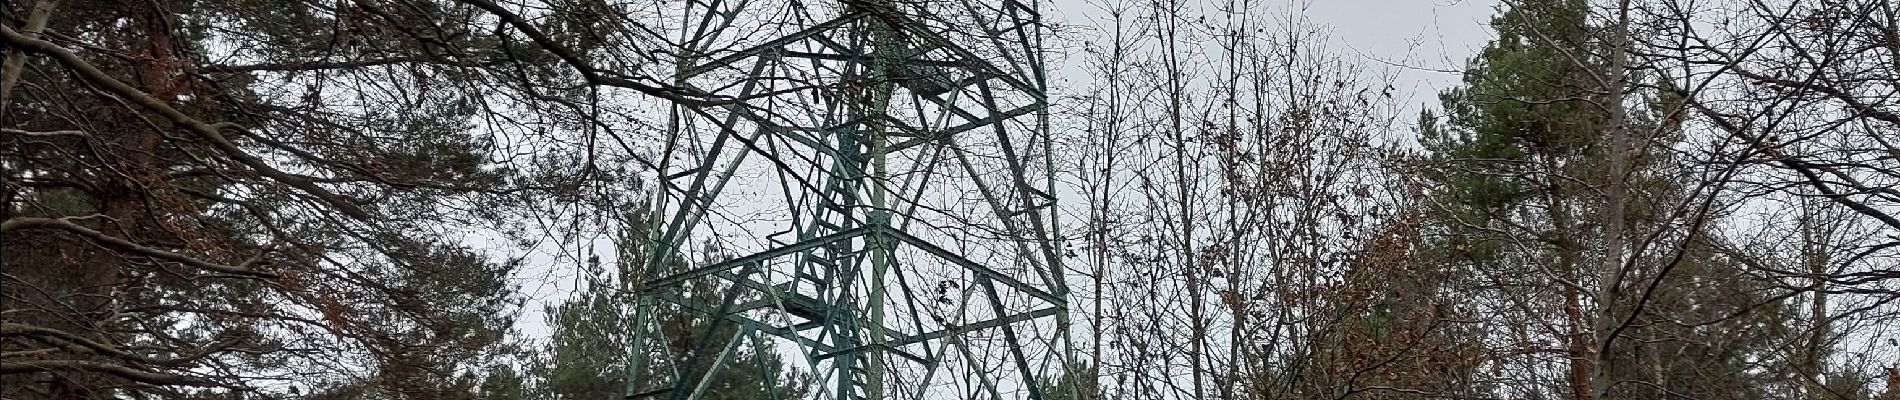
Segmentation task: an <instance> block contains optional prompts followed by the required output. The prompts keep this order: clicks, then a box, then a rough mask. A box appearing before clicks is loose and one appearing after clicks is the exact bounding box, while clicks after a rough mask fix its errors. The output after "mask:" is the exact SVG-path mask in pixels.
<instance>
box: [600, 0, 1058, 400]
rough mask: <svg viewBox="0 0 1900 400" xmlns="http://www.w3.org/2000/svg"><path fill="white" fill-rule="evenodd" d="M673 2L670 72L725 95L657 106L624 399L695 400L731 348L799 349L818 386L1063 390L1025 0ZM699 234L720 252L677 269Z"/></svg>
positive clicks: (1035, 29)
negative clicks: (664, 117)
mask: <svg viewBox="0 0 1900 400" xmlns="http://www.w3.org/2000/svg"><path fill="white" fill-rule="evenodd" d="M687 4H688V7H687V10H686V12H685V13H683V16H684V17H685V18H683V19H684V20H685V21H686V23H685V24H683V25H682V29H681V32H682V33H681V38H680V42H681V44H682V47H683V48H686V49H688V50H687V51H685V52H684V53H685V54H681V55H679V60H678V61H679V62H678V64H679V67H678V68H677V69H676V72H677V74H676V76H674V79H675V83H676V84H678V85H682V86H687V87H691V88H693V89H696V90H701V91H706V92H710V93H717V94H720V95H723V96H725V97H726V98H729V99H733V101H731V102H729V103H725V104H720V105H716V106H695V107H689V106H677V107H676V108H675V109H674V111H673V119H672V120H671V121H670V129H671V132H670V133H671V135H670V142H669V143H668V145H667V148H666V153H665V157H664V158H663V160H664V161H663V163H662V168H663V169H665V170H664V171H663V174H664V176H663V177H662V178H661V179H662V181H663V182H662V185H661V189H660V190H659V191H658V195H657V196H656V198H655V200H654V202H653V204H654V207H653V208H652V210H653V211H652V212H653V216H652V217H651V219H652V220H655V221H660V223H659V224H657V225H656V229H654V230H653V232H652V234H651V237H650V238H648V239H647V240H650V244H651V245H650V246H646V248H648V249H651V251H650V254H646V255H645V259H644V260H645V263H644V265H643V267H642V268H641V269H640V271H641V272H639V275H640V276H639V277H638V279H637V280H636V281H637V286H636V288H637V289H636V290H635V292H636V293H634V294H635V295H637V296H638V300H637V301H638V303H637V304H638V305H637V306H636V312H635V314H636V315H635V316H634V319H633V320H634V321H635V323H634V326H632V327H630V329H633V331H634V335H633V341H632V343H630V349H629V351H630V354H631V355H632V357H630V358H631V362H630V364H631V365H629V370H628V374H629V375H630V376H629V379H628V380H627V381H628V382H629V386H630V387H629V389H628V397H629V398H667V399H696V398H701V397H705V396H706V395H707V394H708V392H709V390H713V388H712V386H713V385H712V383H713V380H714V377H715V376H716V375H717V373H718V371H719V370H720V369H722V368H726V367H728V366H729V365H730V364H731V363H733V362H735V360H737V359H738V357H737V356H735V354H740V353H744V352H748V351H751V352H763V351H771V352H777V353H779V354H783V355H787V356H789V358H788V360H796V361H801V362H802V365H803V367H802V369H803V370H805V371H807V372H810V373H811V374H812V375H813V377H812V378H813V382H812V385H813V388H814V389H815V390H814V391H815V392H816V393H814V394H813V395H812V396H810V397H815V398H821V399H840V400H843V399H883V398H898V399H913V398H914V399H922V398H944V397H955V398H1042V397H1045V396H1048V395H1050V394H1051V393H1052V392H1053V391H1057V390H1065V389H1064V388H1057V387H1055V386H1054V383H1053V382H1054V380H1055V378H1056V377H1057V376H1058V375H1059V374H1060V373H1061V372H1062V371H1063V369H1064V368H1066V367H1067V366H1068V363H1066V362H1065V360H1068V359H1070V358H1069V357H1068V354H1066V353H1067V352H1068V351H1070V349H1069V346H1068V338H1067V335H1068V331H1067V327H1066V315H1065V310H1066V303H1065V297H1066V295H1067V292H1068V290H1067V288H1066V286H1065V285H1064V284H1063V281H1062V279H1061V274H1060V271H1061V269H1060V264H1061V258H1060V256H1058V250H1057V247H1058V246H1059V244H1058V243H1057V239H1056V238H1057V237H1058V232H1057V230H1056V229H1057V226H1058V225H1057V219H1056V216H1055V214H1054V213H1053V212H1052V211H1053V205H1054V204H1055V196H1053V195H1051V193H1053V192H1054V191H1055V190H1054V187H1053V182H1054V180H1053V178H1052V176H1051V174H1052V170H1053V162H1054V161H1053V160H1051V158H1050V154H1051V150H1052V149H1051V147H1052V145H1053V142H1052V140H1051V138H1050V137H1049V136H1048V129H1047V115H1046V114H1045V113H1044V111H1045V109H1046V108H1047V105H1048V98H1047V94H1046V90H1045V89H1046V84H1045V81H1046V79H1045V76H1044V70H1043V67H1042V65H1043V54H1042V48H1041V46H1042V36H1043V34H1044V31H1046V30H1047V28H1046V26H1044V25H1042V24H1041V22H1040V15H1039V13H1038V10H1037V7H1036V6H1035V5H1034V4H1032V3H1023V2H1018V1H1015V0H1003V1H975V0H970V1H935V0H932V1H916V2H908V1H895V0H881V1H869V0H864V1H858V0H853V1H845V2H843V3H841V4H836V5H824V6H821V7H807V6H805V5H803V4H801V3H797V2H792V3H790V4H777V3H775V4H772V5H769V6H768V5H765V4H762V3H760V2H752V1H730V0H701V1H692V2H689V3H687ZM821 15H828V16H829V17H818V16H821ZM713 49H719V50H717V51H715V50H713ZM700 241H709V242H718V243H724V244H722V246H726V247H728V251H732V252H737V253H739V254H738V255H737V256H733V257H730V258H726V259H723V260H717V261H709V262H702V263H699V264H697V265H695V264H690V263H684V262H678V260H680V259H681V257H682V253H683V252H681V251H680V250H679V249H680V248H682V247H683V246H690V245H693V244H695V243H697V242H700ZM688 287H712V288H717V289H716V290H714V291H713V293H715V294H713V295H704V294H695V293H704V292H696V291H692V290H688V289H687V288H688ZM664 312H687V313H695V314H696V315H700V316H703V317H705V318H708V319H709V320H710V321H711V322H710V323H709V324H707V326H705V327H704V329H702V330H701V331H699V332H668V331H666V330H663V329H659V327H658V325H657V324H656V323H655V321H656V320H657V319H658V318H659V317H658V316H659V315H660V314H661V313H664ZM669 343H692V344H695V345H693V346H689V347H688V348H687V349H686V350H685V351H684V354H680V352H674V351H671V350H670V349H669V346H668V345H667V344H669Z"/></svg>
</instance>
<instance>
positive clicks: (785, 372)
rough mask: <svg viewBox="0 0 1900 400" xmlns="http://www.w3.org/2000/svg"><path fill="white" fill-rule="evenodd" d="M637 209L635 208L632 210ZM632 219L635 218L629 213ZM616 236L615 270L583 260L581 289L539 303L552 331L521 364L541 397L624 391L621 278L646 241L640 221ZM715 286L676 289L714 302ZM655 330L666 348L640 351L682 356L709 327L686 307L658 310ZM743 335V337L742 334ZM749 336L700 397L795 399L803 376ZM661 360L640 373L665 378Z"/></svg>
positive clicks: (628, 330)
mask: <svg viewBox="0 0 1900 400" xmlns="http://www.w3.org/2000/svg"><path fill="white" fill-rule="evenodd" d="M636 215H640V214H636ZM634 218H635V219H636V220H637V218H638V217H634ZM629 225H630V226H631V227H630V228H628V229H627V230H626V234H625V235H623V238H622V240H621V242H620V243H621V247H620V249H619V251H618V253H619V260H618V266H619V268H618V271H617V272H616V273H614V274H609V273H607V271H605V267H604V266H602V265H601V264H600V263H598V262H594V263H590V264H589V265H588V266H587V267H586V268H585V271H584V273H585V274H586V276H588V277H589V278H588V285H587V287H584V288H581V290H580V292H579V293H577V295H576V296H575V297H574V298H571V299H569V300H567V301H566V302H564V303H561V304H558V305H555V306H553V307H549V308H548V309H547V322H548V325H549V326H552V327H553V328H554V331H553V333H552V335H551V337H550V338H549V343H548V345H547V346H546V347H545V348H543V349H542V351H541V353H540V354H539V358H538V359H537V360H535V362H534V365H532V366H531V367H530V369H529V371H530V373H531V375H532V376H533V380H534V382H535V387H536V391H537V393H538V394H540V395H541V398H547V399H576V400H579V399H603V398H618V397H620V396H623V395H625V394H626V391H627V389H628V385H627V383H628V382H627V381H626V378H627V377H626V374H627V372H628V371H627V357H628V354H627V349H629V348H631V347H630V343H629V342H630V341H631V340H632V339H633V338H632V333H633V332H632V329H633V311H634V308H633V303H632V300H631V293H632V292H631V290H630V289H631V287H630V286H629V285H628V284H627V282H626V281H625V280H624V278H622V277H628V276H634V275H633V274H632V273H633V272H634V271H635V269H634V268H633V267H635V266H639V265H643V264H644V262H643V261H642V260H645V259H646V258H645V257H646V254H649V253H648V249H649V247H647V245H646V243H647V239H646V236H644V234H645V232H646V231H645V229H648V228H649V227H648V226H647V225H646V224H643V223H633V224H629ZM672 263H674V264H675V265H674V266H675V267H676V268H679V267H682V265H681V264H682V263H684V261H683V260H680V259H678V258H676V259H675V260H673V261H672ZM721 289H722V287H720V286H717V285H711V284H706V282H705V281H694V282H691V283H689V285H688V287H687V288H686V289H685V290H684V292H685V294H684V295H685V297H686V298H687V299H692V300H696V301H705V302H715V301H717V300H714V299H716V298H717V296H718V295H719V293H721V292H723V290H721ZM658 319H659V320H660V322H659V323H660V326H661V331H662V332H663V334H664V336H665V337H667V338H670V339H672V340H671V341H669V342H668V343H667V346H668V349H667V351H669V352H670V354H648V355H644V356H645V357H650V358H657V357H668V356H671V357H684V355H686V354H691V352H692V351H693V350H695V349H696V348H698V347H699V343H697V342H695V341H694V340H696V339H698V338H700V337H701V335H704V334H706V333H707V332H706V330H707V329H708V328H709V327H711V326H712V319H711V318H709V317H707V316H705V315H703V314H699V313H696V312H693V311H690V310H685V309H680V308H663V311H662V312H661V313H660V317H659V318H658ZM737 329H738V328H737V327H734V326H732V325H731V324H724V325H723V326H722V329H721V330H720V331H718V332H712V333H711V336H708V337H712V338H716V339H715V340H718V342H716V343H712V344H711V346H713V347H712V348H723V347H725V346H726V345H727V344H729V342H728V341H729V340H731V338H732V337H733V334H734V333H735V331H736V330H737ZM742 340H744V339H742ZM750 342H751V341H750V340H745V341H744V342H742V343H739V346H737V350H736V352H735V354H734V355H733V357H732V358H731V359H730V360H729V361H728V363H727V364H726V366H725V367H724V368H721V369H720V370H719V372H718V374H717V376H715V377H713V378H712V382H711V383H710V386H708V389H707V391H706V392H705V394H704V395H703V396H702V397H701V398H703V399H709V400H726V399H730V400H741V399H744V400H751V399H796V398H801V397H803V396H804V395H805V393H806V390H807V389H808V388H807V387H806V382H804V377H803V376H802V375H801V374H799V373H798V372H796V371H793V370H790V369H788V368H787V366H786V365H785V362H784V360H782V359H781V358H780V356H779V354H778V353H777V352H776V351H775V350H774V349H770V348H763V349H761V348H757V347H755V346H750V345H749V344H751V343H750ZM662 364H663V363H654V362H648V363H645V368H648V369H650V371H644V373H641V374H639V375H640V376H645V377H658V376H666V375H667V374H666V373H663V372H662V371H658V369H660V368H663V366H662ZM670 383H671V382H645V384H644V385H641V387H657V386H658V385H661V384H670Z"/></svg>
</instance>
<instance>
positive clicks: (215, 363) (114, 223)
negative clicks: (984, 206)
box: [0, 0, 1900, 399]
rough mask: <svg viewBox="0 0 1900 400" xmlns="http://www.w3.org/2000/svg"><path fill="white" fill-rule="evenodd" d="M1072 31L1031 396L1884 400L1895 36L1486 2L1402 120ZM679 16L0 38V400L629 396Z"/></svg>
mask: <svg viewBox="0 0 1900 400" xmlns="http://www.w3.org/2000/svg"><path fill="white" fill-rule="evenodd" d="M1086 6H1087V7H1095V9H1096V10H1097V11H1098V12H1094V13H1093V14H1092V15H1094V16H1095V17H1096V18H1093V19H1087V20H1074V21H1066V22H1065V25H1064V26H1063V28H1064V29H1062V30H1061V31H1060V32H1062V35H1063V36H1062V38H1061V39H1062V40H1061V42H1062V43H1063V45H1062V46H1052V51H1061V52H1063V56H1064V57H1062V58H1061V59H1062V60H1064V61H1063V65H1062V68H1061V70H1062V71H1063V73H1064V74H1066V76H1069V77H1071V78H1069V79H1066V80H1062V81H1059V82H1064V83H1062V85H1063V86H1060V87H1058V88H1056V89H1055V91H1056V92H1057V93H1054V95H1056V96H1058V100H1057V101H1055V102H1054V103H1055V104H1056V108H1055V109H1053V110H1051V113H1052V114H1051V117H1052V120H1053V121H1055V124H1054V126H1055V127H1054V129H1055V132H1054V133H1055V134H1056V135H1057V138H1058V139H1059V140H1060V145H1061V146H1062V148H1061V150H1060V151H1061V152H1062V154H1063V157H1059V158H1058V159H1059V160H1064V161H1066V163H1065V164H1062V165H1059V166H1058V169H1059V170H1060V172H1061V174H1060V175H1059V180H1060V186H1061V187H1062V188H1064V189H1065V190H1067V191H1068V192H1066V193H1063V194H1062V196H1061V197H1062V199H1063V200H1062V201H1063V203H1062V207H1063V208H1062V209H1060V211H1061V212H1063V215H1062V218H1063V219H1064V220H1065V221H1067V223H1068V225H1069V226H1067V227H1066V229H1065V230H1064V232H1065V233H1067V236H1066V237H1065V238H1064V241H1063V243H1061V245H1062V246H1063V248H1064V250H1065V256H1066V257H1067V258H1066V260H1067V261H1068V265H1066V267H1067V273H1068V274H1069V275H1070V281H1071V286H1072V287H1073V288H1074V289H1075V290H1076V292H1075V295H1074V298H1073V299H1071V315H1072V318H1071V320H1072V321H1073V323H1074V324H1075V327H1074V329H1075V332H1076V335H1075V338H1074V339H1075V340H1076V345H1077V347H1078V351H1077V352H1076V353H1077V358H1078V359H1077V360H1074V362H1073V363H1072V364H1073V367H1072V368H1070V370H1068V371H1066V372H1052V373H1051V375H1050V376H1049V381H1050V382H1049V384H1051V385H1059V386H1070V387H1073V388H1076V389H1077V390H1074V391H1071V392H1065V393H1062V396H1063V397H1071V398H1076V399H1164V398H1165V399H1184V398H1223V399H1315V398H1362V399H1372V398H1378V399H1384V398H1472V399H1479V398H1508V399H1599V398H1601V399H1664V398H1689V399H1897V398H1900V370H1896V368H1900V342H1896V341H1900V315H1897V314H1896V312H1900V304H1895V303H1896V301H1900V5H1895V4H1893V3H1892V2H1891V1H1884V0H1828V1H1794V0H1783V1H1688V0H1621V1H1596V2H1586V1H1581V0H1510V1H1506V2H1504V3H1503V4H1502V5H1501V6H1500V8H1499V12H1498V14H1497V15H1496V16H1495V17H1494V18H1493V19H1492V20H1491V21H1490V26H1491V27H1492V28H1493V29H1494V30H1495V39H1494V40H1492V41H1491V42H1489V43H1488V44H1487V45H1485V46H1484V47H1483V48H1482V50H1481V51H1480V52H1479V53H1478V54H1477V55H1476V56H1475V57H1473V58H1472V59H1471V60H1469V61H1468V62H1467V63H1466V64H1465V65H1464V66H1463V67H1462V71H1461V75H1460V77H1461V83H1460V84H1458V85H1456V86H1455V87H1453V88H1451V89H1449V90H1446V91H1444V92H1443V93H1439V94H1438V97H1437V99H1436V101H1430V102H1428V103H1427V104H1422V106H1423V107H1422V109H1423V110H1424V111H1415V110H1419V109H1421V108H1420V107H1418V106H1421V105H1420V104H1412V103H1415V102H1416V100H1417V99H1411V98H1408V97H1406V96H1405V93H1407V92H1408V91H1407V90H1405V89H1404V88H1400V87H1395V85H1398V84H1397V83H1396V82H1397V81H1396V80H1395V79H1394V78H1393V77H1392V76H1391V75H1390V74H1389V73H1386V72H1389V71H1388V70H1383V69H1373V68H1369V67H1366V65H1368V64H1369V63H1368V62H1367V61H1366V60H1363V59H1359V58H1356V57H1350V56H1343V55H1341V54H1340V53H1338V52H1335V51H1333V50H1332V49H1333V48H1334V47H1333V46H1332V44H1331V42H1329V41H1328V40H1327V38H1326V37H1325V36H1324V34H1323V32H1324V29H1322V28H1319V27H1318V26H1319V25H1318V24H1315V23H1311V22H1308V21H1305V20H1304V19H1303V18H1301V17H1300V16H1299V15H1298V11H1297V9H1292V10H1294V11H1289V9H1288V8H1286V7H1284V5H1281V4H1277V3H1276V4H1255V3H1253V2H1247V1H1241V0H1206V1H1201V0H1197V1H1173V0H1159V1H1113V0H1111V1H1102V2H1092V3H1088V4H1087V5H1086ZM676 7H677V6H676V5H674V4H671V3H669V2H660V1H647V0H641V1H608V0H544V1H528V2H512V1H503V2H497V1H491V0H345V1H284V2H280V1H253V0H108V1H73V0H67V1H55V0H19V1H11V2H7V3H6V5H5V6H4V7H0V10H3V11H4V13H5V14H4V15H0V17H3V19H4V21H0V22H4V23H3V24H0V43H3V44H4V45H5V49H6V59H5V62H4V64H0V73H3V74H0V75H3V76H0V78H4V80H0V170H4V171H5V172H4V178H5V180H4V185H3V186H0V203H4V206H0V220H3V222H0V235H3V236H0V246H4V248H0V254H4V271H0V285H3V286H4V292H3V294H4V296H0V317H4V318H3V319H4V323H3V325H0V398H6V399H75V398H78V399H104V398H178V399H238V398H247V399H248V398H292V399H454V398H469V399H474V398H488V399H541V398H558V399H606V398H618V396H620V395H621V394H622V393H621V392H622V391H623V390H624V386H625V382H624V381H623V380H624V379H625V378H624V376H626V373H625V369H626V368H627V363H626V360H627V357H628V356H627V355H626V354H624V352H625V350H624V349H627V348H628V345H627V343H625V342H626V340H628V337H627V335H628V332H627V330H626V329H624V324H623V323H622V321H624V320H625V319H626V318H627V317H628V315H629V313H630V312H629V311H628V310H629V307H630V304H631V301H632V299H630V298H627V296H626V295H625V290H623V289H625V288H627V287H628V286H627V285H630V283H628V282H624V281H620V280H618V279H617V277H619V276H628V275H632V274H630V273H629V272H628V271H624V270H623V269H624V268H627V267H626V266H630V265H640V262H639V260H642V259H643V258H642V257H643V254H646V252H645V250H644V247H642V246H643V243H644V242H643V241H642V240H639V239H637V238H640V237H643V236H642V235H643V233H642V232H644V230H645V229H648V227H650V226H651V224H652V223H654V222H653V221H645V220H642V219H640V218H638V217H628V216H629V215H634V216H637V215H641V214H642V213H641V212H639V210H640V209H641V205H640V204H641V203H640V201H639V200H638V199H639V198H641V197H643V195H642V193H643V191H644V190H648V189H650V188H649V186H650V185H652V184H654V182H650V180H651V179H652V173H653V172H654V171H652V170H651V169H652V168H653V166H652V164H651V163H648V162H646V161H645V160H647V159H648V157H651V156H652V154H653V153H654V152H655V151H656V150H655V149H656V148H658V147H659V146H661V144H662V143H669V138H667V137H665V132H667V131H668V130H667V129H665V127H666V126H667V123H668V121H669V120H671V116H670V115H669V110H670V109H669V108H667V107H666V105H667V104H680V103H687V104H701V105H704V104H718V103H720V102H724V101H728V99H722V98H718V97H717V96H711V95H706V94H703V93H698V92H696V91H694V90H690V89H686V88H680V87H674V86H672V85H670V84H669V83H667V82H668V80H667V79H665V78H655V77H664V76H668V74H669V73H671V72H670V71H671V70H672V65H673V64H675V63H678V62H680V61H681V60H691V59H700V58H704V57H705V56H707V55H709V54H717V53H718V52H719V51H723V50H726V49H710V50H709V49H697V48H695V47H693V46H691V45H689V44H682V43H677V42H676V41H675V40H673V39H671V38H673V37H675V36H673V35H675V34H677V32H674V30H677V29H679V26H678V25H679V23H678V22H677V21H671V22H669V20H668V16H669V15H672V14H670V13H669V11H668V10H672V9H674V8H676ZM765 7H769V6H765ZM1056 49H1059V50H1056ZM602 243H611V245H602ZM603 247H605V248H608V249H607V250H598V249H597V248H603ZM690 250H691V251H687V252H685V253H687V254H685V255H683V256H682V257H680V259H679V260H668V262H672V263H696V262H705V261H706V260H717V259H719V258H720V257H725V256H728V255H727V254H724V253H723V252H722V251H720V250H719V249H718V248H717V247H716V246H712V245H701V246H697V247H696V248H694V249H690ZM597 253H609V254H616V256H613V257H609V259H608V260H606V261H603V260H601V259H600V258H599V257H598V256H597V255H595V256H590V254H597ZM531 260H533V261H531ZM537 263H538V264H537ZM549 270H560V271H565V272H562V273H560V274H552V273H549V272H547V271H549ZM548 279H565V280H571V281H573V282H572V283H569V284H568V285H570V286H572V287H573V288H574V290H573V292H574V293H573V294H572V295H571V296H566V298H564V299H561V300H559V301H557V302H555V303H554V304H551V305H548V306H547V307H546V310H545V311H546V312H545V313H543V314H545V319H546V321H545V325H546V326H548V327H549V331H548V332H522V331H520V330H518V329H517V328H516V326H518V325H520V324H518V323H517V321H516V316H519V315H522V312H523V311H524V310H523V308H524V301H523V300H524V298H525V297H527V296H528V295H527V294H524V293H527V292H526V291H525V290H524V287H523V286H526V285H532V284H534V283H523V282H532V281H537V280H548ZM690 289H692V290H689V291H688V293H689V295H707V294H709V293H712V292H714V291H715V290H716V288H690ZM662 320H663V321H662V326H663V327H665V329H676V330H681V331H696V330H698V329H701V327H704V326H706V325H705V324H706V321H705V320H704V319H703V318H696V317H693V316H690V315H687V314H669V316H667V317H665V318H662ZM715 336H720V335H715ZM668 345H669V347H672V348H674V349H688V348H695V347H699V346H700V344H697V343H684V342H681V343H669V344H668ZM742 347H743V346H742ZM738 354H739V356H738V357H737V358H736V359H737V360H739V361H740V362H738V363H736V364H734V365H735V367H733V368H727V369H724V370H722V372H721V376H720V377H719V379H717V380H716V382H717V383H716V384H717V385H721V386H720V387H719V388H716V389H717V390H712V391H710V393H713V394H714V395H715V396H717V397H718V398H725V399H752V398H770V397H775V396H784V397H798V396H801V395H803V394H806V393H813V392H814V391H813V388H809V387H806V386H805V384H804V382H805V380H806V379H808V377H807V376H805V375H803V372H802V371H799V370H798V368H797V367H796V366H797V365H800V364H799V363H798V361H794V360H791V359H790V358H789V357H788V356H787V355H782V354H777V353H776V352H774V351H771V350H770V349H765V348H746V349H744V350H741V351H740V352H739V353H738ZM653 356H658V355H653ZM1058 392H1061V391H1058Z"/></svg>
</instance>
